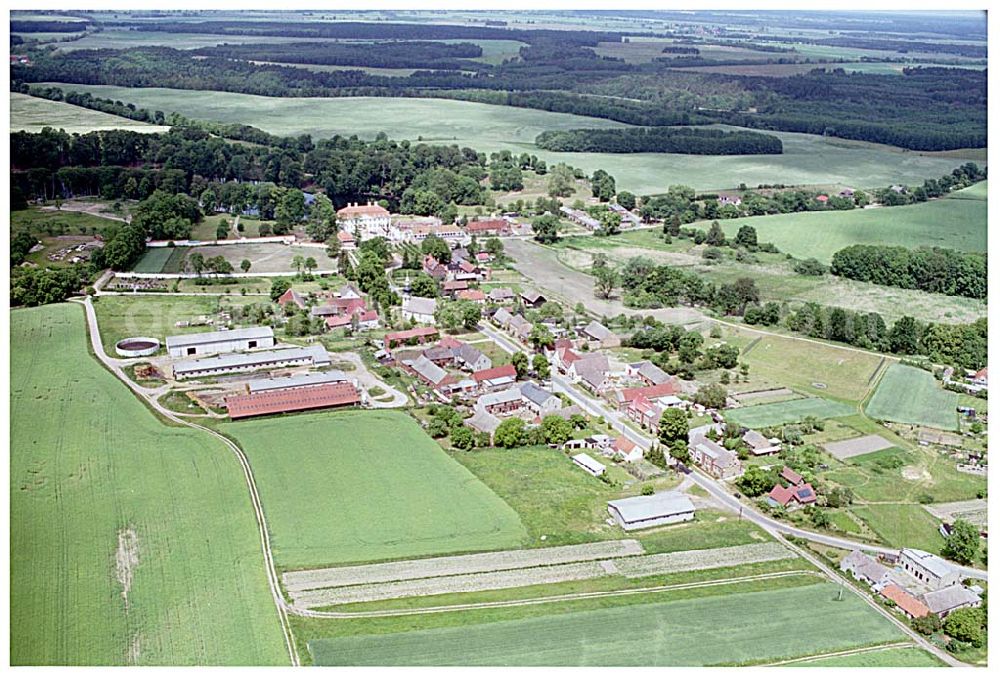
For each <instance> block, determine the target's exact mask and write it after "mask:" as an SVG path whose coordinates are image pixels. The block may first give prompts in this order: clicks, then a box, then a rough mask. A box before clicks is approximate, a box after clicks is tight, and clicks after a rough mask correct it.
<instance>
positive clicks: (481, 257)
mask: <svg viewBox="0 0 1000 677" xmlns="http://www.w3.org/2000/svg"><path fill="white" fill-rule="evenodd" d="M492 258H493V255H492V254H490V253H489V252H479V253H477V254H476V260H477V261H489V260H490V259H492Z"/></svg>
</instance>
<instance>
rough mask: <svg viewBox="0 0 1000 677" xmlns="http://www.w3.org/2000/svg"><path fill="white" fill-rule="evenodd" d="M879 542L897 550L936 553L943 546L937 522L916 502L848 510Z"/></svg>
mask: <svg viewBox="0 0 1000 677" xmlns="http://www.w3.org/2000/svg"><path fill="white" fill-rule="evenodd" d="M851 510H852V511H853V512H854V514H855V515H857V516H858V517H860V518H861V519H863V520H864V521H865V522H866V523H867V524H868V526H870V527H871V528H872V531H874V532H875V533H876V534H878V535H879V537H880V538H882V540H884V541H885V542H886V543H888V544H889V545H891V546H895V547H898V548H904V547H905V548H919V549H920V550H926V551H927V552H933V553H937V552H940V551H941V546H943V545H944V538H942V537H941V534H940V533H939V532H938V530H937V529H938V525H939V524H940V521H939V520H938V519H937V518H936V517H933V516H932V515H931V514H930V513H928V512H927V511H926V510H924V507H923V506H922V505H917V504H915V503H899V504H895V503H880V504H873V505H861V506H855V507H853V508H852V509H851Z"/></svg>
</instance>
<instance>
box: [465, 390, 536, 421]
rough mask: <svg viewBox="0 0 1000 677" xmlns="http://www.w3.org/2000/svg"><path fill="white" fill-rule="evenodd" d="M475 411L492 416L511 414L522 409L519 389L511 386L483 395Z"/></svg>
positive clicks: (522, 404) (522, 398)
mask: <svg viewBox="0 0 1000 677" xmlns="http://www.w3.org/2000/svg"><path fill="white" fill-rule="evenodd" d="M476 409H479V410H481V411H485V412H487V413H489V414H493V415H494V416H499V415H504V414H512V413H514V412H515V411H520V410H521V409H524V397H523V396H522V395H521V389H520V388H518V387H516V386H513V387H510V388H508V389H507V390H500V391H498V392H495V393H487V394H485V395H483V396H482V397H480V398H479V400H478V401H477V402H476Z"/></svg>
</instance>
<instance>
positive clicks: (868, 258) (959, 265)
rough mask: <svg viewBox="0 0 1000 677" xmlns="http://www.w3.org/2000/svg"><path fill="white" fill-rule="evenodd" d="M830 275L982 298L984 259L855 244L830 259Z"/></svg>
mask: <svg viewBox="0 0 1000 677" xmlns="http://www.w3.org/2000/svg"><path fill="white" fill-rule="evenodd" d="M830 272H832V273H833V274H834V275H840V276H841V277H847V278H850V279H852V280H860V281H862V282H873V283H875V284H882V285H886V286H889V287H900V288H902V289H920V290H921V291H926V292H933V293H936V294H948V295H949V296H967V297H970V298H974V299H985V298H986V286H987V277H986V256H985V255H984V254H970V253H966V252H959V251H956V250H954V249H944V248H941V247H919V248H917V249H907V248H906V247H890V246H886V245H865V244H856V245H851V246H849V247H845V248H844V249H841V250H840V251H838V252H836V253H835V254H834V255H833V260H832V261H831V264H830Z"/></svg>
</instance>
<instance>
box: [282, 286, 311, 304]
mask: <svg viewBox="0 0 1000 677" xmlns="http://www.w3.org/2000/svg"><path fill="white" fill-rule="evenodd" d="M286 303H294V304H295V305H297V306H298V307H299V308H304V307H305V305H306V304H305V301H304V300H303V298H302V296H301V295H299V293H298V292H297V291H295V290H294V289H287V290H285V293H284V294H282V295H281V296H279V297H278V305H282V306H283V305H285V304H286Z"/></svg>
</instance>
